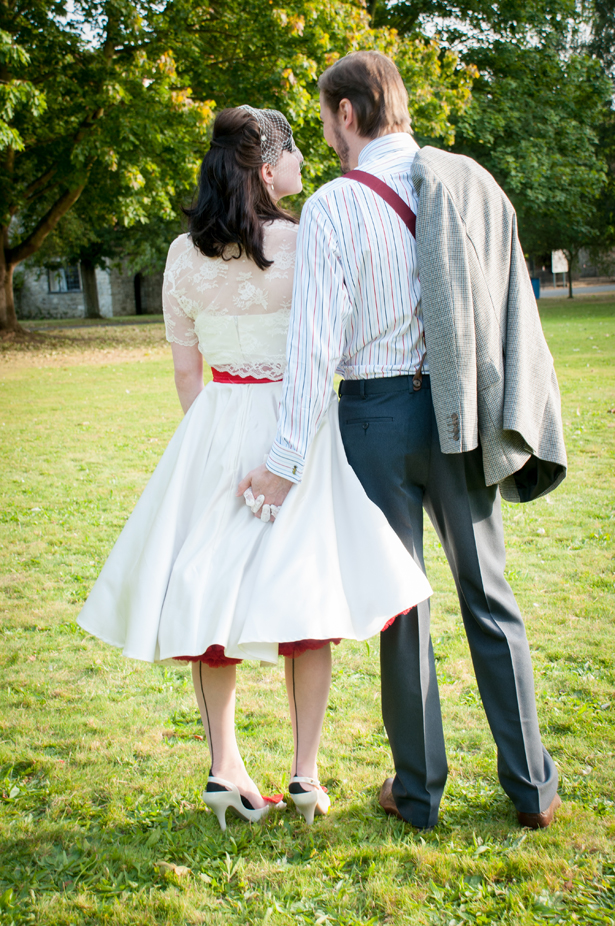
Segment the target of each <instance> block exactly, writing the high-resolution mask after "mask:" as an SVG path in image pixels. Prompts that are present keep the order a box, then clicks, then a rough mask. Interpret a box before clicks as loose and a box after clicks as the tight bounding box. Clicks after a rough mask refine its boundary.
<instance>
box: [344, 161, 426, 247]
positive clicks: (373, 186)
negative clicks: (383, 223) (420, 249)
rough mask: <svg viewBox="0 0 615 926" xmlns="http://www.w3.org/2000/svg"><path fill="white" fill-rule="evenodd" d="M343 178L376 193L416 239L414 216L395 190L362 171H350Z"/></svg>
mask: <svg viewBox="0 0 615 926" xmlns="http://www.w3.org/2000/svg"><path fill="white" fill-rule="evenodd" d="M344 176H345V177H348V178H349V179H350V180H357V181H358V182H359V183H363V184H364V185H365V186H368V187H369V188H370V190H373V191H374V193H377V194H378V196H381V197H382V198H383V199H384V200H385V202H387V203H388V204H389V206H390V207H391V209H394V210H395V212H396V213H397V215H398V216H399V217H400V219H401V220H402V222H403V223H404V225H406V226H407V228H408V231H409V232H410V234H411V235H412V237H413V238H416V216H415V214H414V212H413V211H412V209H411V208H410V206H409V205H408V203H406V202H404V201H403V199H402V198H401V196H398V195H397V193H396V192H395V190H392V189H391V187H390V186H388V184H386V183H385V182H384V181H383V180H379V179H378V177H374V175H373V174H368V173H367V172H366V171H364V170H351V171H349V172H348V173H347V174H344Z"/></svg>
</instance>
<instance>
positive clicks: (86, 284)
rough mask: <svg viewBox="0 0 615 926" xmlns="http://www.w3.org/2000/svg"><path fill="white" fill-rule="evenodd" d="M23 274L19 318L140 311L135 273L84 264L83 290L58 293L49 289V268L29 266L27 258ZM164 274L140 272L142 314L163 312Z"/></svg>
mask: <svg viewBox="0 0 615 926" xmlns="http://www.w3.org/2000/svg"><path fill="white" fill-rule="evenodd" d="M20 277H21V279H22V283H21V285H20V286H18V287H16V289H15V304H16V309H17V317H18V318H22V319H33V318H84V317H86V316H91V315H92V313H93V312H96V311H98V312H100V314H101V315H102V317H103V318H112V317H114V316H118V315H135V314H136V313H137V303H136V298H135V276H134V275H133V274H132V273H122V272H121V271H120V270H117V269H115V268H114V269H111V270H101V269H100V267H96V269H94V268H92V267H90V268H89V270H88V268H87V267H86V266H84V267H83V268H82V270H81V272H80V277H81V290H80V291H73V292H57V293H56V292H49V274H48V271H47V270H45V269H41V268H39V267H31V266H28V263H27V261H26V262H25V264H24V266H23V270H22V272H21V274H20ZM162 278H163V274H162V273H154V274H149V275H145V274H139V285H140V292H141V314H142V315H158V314H160V313H161V312H162ZM54 279H55V278H54Z"/></svg>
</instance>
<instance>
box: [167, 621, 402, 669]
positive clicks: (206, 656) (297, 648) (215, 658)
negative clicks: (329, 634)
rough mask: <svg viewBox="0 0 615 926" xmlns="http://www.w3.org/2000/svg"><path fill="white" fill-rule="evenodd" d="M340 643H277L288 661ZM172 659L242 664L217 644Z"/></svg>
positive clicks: (216, 664)
mask: <svg viewBox="0 0 615 926" xmlns="http://www.w3.org/2000/svg"><path fill="white" fill-rule="evenodd" d="M412 610H413V609H412V608H408V610H407V611H401V613H400V614H396V615H395V617H392V618H391V619H390V620H389V621H387V622H386V624H385V625H384V627H383V628H382V631H381V633H382V632H384V631H385V630H388V629H389V627H391V626H392V625H393V624H394V623H395V621H396V620H397V618H398V617H403V615H404V614H410V611H412ZM341 642H342V641H341V638H340V639H331V640H297V642H296V643H279V644H278V654H279V655H280V656H288V657H289V658H290V659H296V658H297V656H301V655H302V654H303V653H307V651H308V650H316V649H322V648H323V646H326V645H327V643H335V645H336V646H337V645H338V644H339V643H341ZM174 658H175V659H178V660H181V661H182V662H204V663H205V665H207V666H209V667H210V669H217V668H219V667H220V666H236V665H238V664H239V663H240V662H242V660H241V659H231V658H230V657H229V656H225V655H224V647H223V646H220V645H218V644H216V645H215V646H208V647H207V649H206V650H205V652H204V653H203V654H202V655H201V656H175V657H174Z"/></svg>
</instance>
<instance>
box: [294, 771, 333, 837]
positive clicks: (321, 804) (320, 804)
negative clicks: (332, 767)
mask: <svg viewBox="0 0 615 926" xmlns="http://www.w3.org/2000/svg"><path fill="white" fill-rule="evenodd" d="M302 784H308V785H313V787H314V790H313V791H306V790H305V788H302V787H301V785H302ZM288 790H289V792H290V796H291V799H292V801H293V803H294V805H295V807H296V808H297V812H298V813H300V814H301V816H302V817H304V819H305V822H306V823H307V825H308V826H311V825H312V823H313V822H314V815H315V814H318V815H321V816H323V815H324V814H327V813H329V807H330V806H331V801H330V799H329V796H328V795H327V793H326V792H325V790H324V788H321V786H320V782H319V781H317V780H316V779H315V778H303V777H301V776H299V775H295V776H294V777H293V778H291V780H290V785H289V788H288Z"/></svg>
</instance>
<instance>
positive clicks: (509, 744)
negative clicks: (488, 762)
mask: <svg viewBox="0 0 615 926" xmlns="http://www.w3.org/2000/svg"><path fill="white" fill-rule="evenodd" d="M345 389H347V390H349V391H348V392H345V391H344V390H345ZM340 395H341V398H340V427H341V432H342V439H343V442H344V447H345V449H346V454H347V457H348V461H349V463H350V465H351V466H352V468H353V469H354V471H355V472H356V474H357V476H358V477H359V479H360V481H361V483H362V485H363V487H364V488H365V491H366V492H367V495H368V496H369V497H370V498H371V499H372V501H373V502H375V503H376V504H377V505H378V506H379V507H380V508H381V509H382V511H383V512H384V514H385V515H386V517H387V519H388V521H389V523H390V524H391V527H392V528H393V529H394V530H395V531H396V533H397V534H398V535H399V537H400V538H401V540H402V541H403V543H404V544H405V546H406V548H407V549H408V550H409V551H410V552H411V553H412V555H413V557H414V559H415V560H416V562H417V563H419V565H420V566H421V568H422V569H424V568H425V566H424V561H423V508H424V509H425V510H426V511H427V514H428V515H429V517H430V519H431V522H432V524H433V525H434V528H435V529H436V531H437V534H438V537H439V538H440V541H441V543H442V546H443V548H444V551H445V553H446V556H447V559H448V562H449V566H450V568H451V571H452V573H453V577H454V579H455V584H456V586H457V592H458V595H459V604H460V606H461V615H462V618H463V622H464V626H465V630H466V634H467V638H468V642H469V645H470V652H471V655H472V662H473V664H474V671H475V673H476V680H477V683H478V688H479V691H480V695H481V698H482V701H483V705H484V707H485V711H486V714H487V719H488V721H489V726H490V727H491V732H492V734H493V737H494V739H495V742H496V744H497V749H498V775H499V778H500V782H501V784H502V787H503V788H504V790H505V791H506V793H507V794H508V795H509V797H510V798H511V800H512V801H513V803H514V805H515V807H516V808H517V810H522V811H526V812H531V813H536V812H540V811H542V810H545V809H546V808H547V807H548V806H549V804H550V803H551V801H552V800H553V797H554V796H555V792H556V790H557V769H556V768H555V765H554V763H553V760H552V759H551V757H550V756H549V754H548V753H547V751H546V750H545V749H544V747H543V746H542V743H541V739H540V730H539V728H538V718H537V714H536V702H535V697H534V680H533V674H532V663H531V658H530V651H529V647H528V643H527V638H526V635H525V627H524V625H523V620H522V618H521V614H520V612H519V608H518V606H517V603H516V601H515V598H514V596H513V593H512V591H511V588H510V586H509V585H508V583H507V582H506V580H505V578H504V565H505V557H506V553H505V549H504V531H503V525H502V513H501V507H500V496H499V492H498V490H497V487H496V486H489V487H487V486H486V485H485V478H484V474H483V466H482V458H481V451H480V448H477V449H476V450H473V451H471V452H468V453H459V454H443V453H442V452H441V450H440V444H439V440H438V430H437V425H436V419H435V414H434V410H433V403H432V398H431V389H430V386H429V377H424V379H423V387H422V388H421V390H420V391H419V392H414V391H413V389H412V380H411V378H410V377H406V376H400V377H393V378H389V379H386V380H363V381H361V382H360V383H352V384H349V383H348V384H344V383H342V388H341V390H340ZM381 669H382V713H383V718H384V723H385V727H386V730H387V734H388V737H389V742H390V744H391V750H392V753H393V759H394V762H395V771H396V776H395V780H394V783H393V795H394V797H395V801H396V803H397V807H398V809H399V811H400V813H401V814H402V816H403V817H404V818H405V819H406V820H408V821H410V822H411V823H413V824H414V825H415V826H419V827H429V826H433V825H434V824H435V823H436V822H437V819H438V808H439V805H440V800H441V797H442V792H443V790H444V784H445V781H446V776H447V762H446V752H445V747H444V735H443V731H442V717H441V713H440V699H439V695H438V683H437V680H436V671H435V663H434V656H433V650H432V645H431V638H430V633H429V602H427V601H426V602H423V603H422V604H420V605H418V607H416V608H414V609H413V610H412V611H411V612H410V613H409V614H408V615H405V616H402V617H399V618H398V619H397V620H396V621H395V623H394V624H393V626H392V627H390V628H389V629H388V630H386V631H385V632H384V633H383V634H382V635H381Z"/></svg>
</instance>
